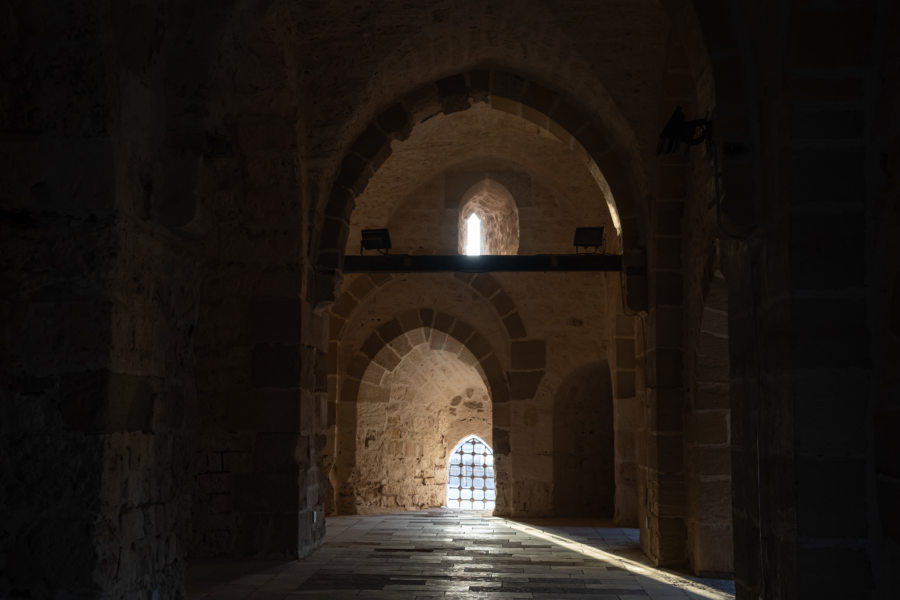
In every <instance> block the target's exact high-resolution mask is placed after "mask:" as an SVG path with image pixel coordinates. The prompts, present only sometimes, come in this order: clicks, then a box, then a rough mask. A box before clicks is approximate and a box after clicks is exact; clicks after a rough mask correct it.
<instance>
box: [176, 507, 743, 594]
mask: <svg viewBox="0 0 900 600" xmlns="http://www.w3.org/2000/svg"><path fill="white" fill-rule="evenodd" d="M607 524H608V523H603V522H599V521H588V520H574V519H567V520H562V519H554V520H531V521H528V522H518V521H512V520H508V519H502V518H496V517H491V516H488V515H487V514H479V513H459V512H455V511H449V510H430V511H421V512H405V513H395V514H388V515H369V516H340V517H329V519H328V524H327V534H326V539H325V545H324V547H323V548H321V549H320V550H318V551H317V552H315V553H313V555H312V556H310V557H308V558H306V559H305V560H300V561H243V562H241V563H240V565H241V568H239V569H237V568H235V565H236V563H235V562H229V561H217V562H205V563H201V564H195V565H190V566H189V567H188V581H187V587H188V597H189V598H191V599H195V600H200V599H209V600H212V599H216V600H231V599H238V598H241V599H244V598H246V599H254V600H263V599H264V600H276V599H277V600H282V599H293V598H323V599H326V598H327V599H334V598H397V599H400V598H403V599H412V598H554V599H561V598H598V599H602V600H626V599H635V600H637V599H647V600H675V599H680V598H698V599H704V600H725V599H729V598H734V586H733V583H732V582H731V581H729V580H716V579H697V578H689V577H685V576H681V575H678V574H676V573H673V572H670V571H665V570H659V569H654V568H652V567H650V566H649V565H648V564H647V562H646V560H645V559H644V558H643V555H642V553H641V551H640V548H639V542H638V534H637V530H636V529H622V528H612V527H606V526H604V525H607Z"/></svg>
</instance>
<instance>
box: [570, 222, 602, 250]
mask: <svg viewBox="0 0 900 600" xmlns="http://www.w3.org/2000/svg"><path fill="white" fill-rule="evenodd" d="M574 244H575V253H576V254H597V252H598V251H599V250H600V248H602V247H603V228H602V227H576V228H575V241H574ZM579 248H584V251H583V252H579ZM588 248H593V249H594V251H593V252H590V253H589V252H588V251H587V249H588Z"/></svg>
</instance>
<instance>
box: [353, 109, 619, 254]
mask: <svg viewBox="0 0 900 600" xmlns="http://www.w3.org/2000/svg"><path fill="white" fill-rule="evenodd" d="M495 129H501V130H502V131H503V132H504V135H503V136H502V137H498V136H486V132H487V131H491V130H495ZM473 139H478V140H479V143H478V144H472V143H471V140H473ZM448 155H449V156H450V157H452V159H449V160H448V158H447V157H448ZM485 181H489V182H493V183H494V184H496V185H499V186H502V188H498V189H501V190H502V192H498V193H503V192H508V193H509V194H510V195H511V196H512V199H513V201H514V202H515V207H516V212H517V220H518V224H517V231H516V236H515V237H516V238H517V240H518V251H517V253H518V254H537V253H554V252H555V253H563V254H566V253H571V252H574V250H575V249H574V247H573V245H572V239H573V237H574V233H575V228H576V227H579V226H587V225H599V226H604V227H605V229H606V231H605V235H606V251H607V252H617V251H619V249H620V247H621V246H620V243H621V242H620V240H618V239H617V237H616V233H615V228H614V227H613V225H612V220H611V218H610V215H609V210H608V208H607V205H606V198H605V197H604V195H603V192H602V191H601V190H600V189H598V187H597V184H596V182H595V181H594V180H593V179H592V178H591V176H590V173H589V172H588V171H587V170H586V169H585V168H584V164H583V161H582V159H581V158H580V157H579V156H577V155H575V154H574V153H573V152H572V151H571V150H570V149H569V148H568V147H567V146H566V145H565V144H564V143H563V142H561V141H560V140H559V139H558V138H557V137H555V136H554V135H552V134H550V133H549V132H546V131H544V130H541V129H538V128H536V127H535V126H534V125H533V124H531V123H529V122H528V121H525V120H523V119H521V118H519V117H515V116H513V115H510V114H507V113H504V112H502V111H499V110H494V109H492V108H490V107H489V106H487V105H485V104H475V105H474V106H473V107H472V108H470V109H468V110H466V111H463V112H458V113H453V114H450V115H439V116H436V117H434V118H432V119H430V120H428V121H426V122H424V123H422V124H420V125H419V126H417V127H416V128H415V129H414V130H413V132H412V134H411V135H410V137H409V139H407V140H405V141H404V142H403V143H402V144H396V145H395V149H394V151H393V152H392V154H391V157H390V158H389V159H388V160H387V161H386V162H385V163H384V165H382V167H381V168H380V169H379V171H378V174H377V175H376V176H375V177H373V178H372V181H371V182H370V183H369V185H368V186H367V188H366V190H365V193H364V194H363V195H362V196H361V197H360V199H359V200H358V202H357V205H356V209H355V210H354V211H353V214H352V215H351V217H350V232H349V236H348V241H347V246H346V251H347V252H349V253H358V252H359V230H360V229H365V228H373V227H389V229H390V231H391V242H392V244H393V246H394V248H393V250H392V251H393V252H395V253H411V254H457V253H459V252H460V248H461V246H460V243H461V237H462V236H461V231H460V227H462V221H461V219H462V217H463V216H467V214H468V213H466V215H463V213H464V212H466V211H465V209H466V206H467V201H469V200H470V196H471V194H473V193H474V192H475V191H476V186H478V185H479V184H483V183H484V182H485ZM507 228H508V229H510V230H511V226H509V227H507ZM504 247H506V246H504ZM504 252H506V251H504Z"/></svg>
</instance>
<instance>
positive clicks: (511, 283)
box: [325, 273, 635, 517]
mask: <svg viewBox="0 0 900 600" xmlns="http://www.w3.org/2000/svg"><path fill="white" fill-rule="evenodd" d="M613 279H615V280H616V281H617V278H614V277H613ZM377 280H378V283H379V284H381V285H378V284H376V282H375V279H373V277H371V276H369V275H360V276H348V277H347V279H346V280H345V285H346V289H347V290H348V291H347V292H346V293H345V294H344V295H342V296H341V297H340V298H339V300H338V302H337V303H336V304H335V306H334V307H333V308H332V316H331V324H332V327H331V329H332V331H331V333H330V336H331V339H332V341H331V342H330V347H329V348H330V349H329V352H331V353H334V354H332V358H331V359H330V364H331V368H333V369H334V371H333V372H332V373H333V374H332V375H330V376H329V397H330V403H331V404H332V406H333V408H332V409H329V414H331V415H333V416H332V417H331V418H333V419H334V420H333V421H331V422H333V423H334V426H333V427H334V428H333V429H332V430H330V431H331V432H332V433H329V436H330V441H329V444H328V447H329V448H330V449H331V450H329V451H327V452H326V456H325V458H326V464H330V465H332V471H331V472H332V477H331V479H332V485H333V486H334V492H333V493H334V494H336V498H337V499H336V501H335V505H334V506H335V510H337V511H340V512H346V511H353V510H366V511H373V510H385V509H387V508H390V507H392V506H398V504H397V501H396V500H395V499H394V498H393V496H395V495H396V494H393V493H391V494H389V496H391V497H390V498H387V499H385V498H379V496H378V494H375V493H374V490H377V489H378V485H379V484H380V482H381V480H382V479H383V477H370V479H368V480H367V479H366V477H363V475H362V472H361V470H362V469H363V467H365V469H367V470H368V471H369V472H374V471H377V469H373V468H372V466H371V465H364V463H365V461H364V459H363V457H364V456H365V455H366V452H367V451H369V449H370V448H372V447H375V448H380V447H381V446H379V445H378V444H383V443H384V442H383V441H382V440H383V439H385V438H388V443H390V439H389V438H390V436H393V435H398V436H400V437H399V438H397V440H396V441H397V444H395V448H397V449H398V450H399V449H400V448H401V447H403V446H404V445H407V447H409V446H408V444H407V442H408V440H409V439H418V438H416V437H415V436H416V435H417V434H416V433H415V432H411V433H410V432H408V433H404V429H403V428H402V427H398V428H396V429H397V433H396V434H394V433H390V431H391V430H392V428H391V427H389V426H387V423H388V419H389V418H390V416H391V415H393V416H394V417H395V420H394V421H393V422H394V423H399V422H400V420H398V419H402V418H403V417H402V411H400V407H402V404H401V403H400V402H399V397H398V396H397V394H398V392H397V390H395V386H397V385H398V381H399V380H398V369H401V366H402V365H403V364H404V361H407V360H408V359H407V358H406V357H407V356H408V354H407V353H408V352H409V351H410V348H412V347H418V344H420V343H421V339H419V338H418V337H415V338H410V336H411V334H410V333H409V332H410V331H412V330H411V329H409V326H408V325H404V323H409V324H410V325H416V326H421V323H422V319H423V318H428V319H435V320H434V326H436V327H439V328H440V326H439V325H437V323H438V321H439V320H440V319H443V318H444V317H440V319H438V318H437V317H433V316H431V314H432V313H433V311H432V309H415V308H414V309H412V312H411V311H410V309H408V308H406V309H404V307H408V306H411V307H415V306H420V305H426V306H438V307H440V309H439V311H438V312H437V313H435V314H441V313H444V312H446V314H447V315H448V317H447V319H448V323H453V322H454V321H456V322H459V320H460V319H462V318H464V319H465V323H466V324H467V325H466V327H470V326H471V328H472V329H473V330H474V334H472V333H470V332H468V330H467V329H459V330H458V331H457V330H454V329H453V327H454V326H450V325H445V326H443V327H445V328H447V331H449V332H450V334H451V335H449V336H445V337H444V338H443V339H442V340H441V341H438V342H437V343H438V344H439V345H438V348H444V349H445V350H446V349H448V348H450V349H452V350H453V351H454V352H455V353H458V355H459V357H460V358H461V359H462V360H463V363H470V364H472V365H473V366H474V369H475V372H477V373H480V374H483V375H482V379H483V380H485V381H486V382H487V388H486V390H487V393H488V394H489V395H490V396H491V400H492V406H490V408H489V411H487V414H485V415H484V417H482V418H484V421H483V422H482V424H481V425H479V427H482V426H483V427H491V426H492V428H493V431H492V435H491V436H490V437H485V436H484V435H482V434H481V433H479V429H478V428H475V429H474V431H464V430H467V429H469V427H468V425H463V424H461V423H465V419H467V418H469V417H465V416H464V415H463V414H462V413H461V412H459V411H457V414H456V415H452V414H451V412H452V411H451V410H450V409H451V408H453V398H454V397H456V396H460V398H459V403H463V406H465V404H464V403H465V402H467V400H466V395H464V394H462V393H460V392H459V391H451V390H445V391H443V392H440V393H435V392H431V391H429V390H431V389H432V388H433V387H434V386H435V385H437V384H435V383H433V382H424V381H423V382H421V384H420V385H421V387H422V389H421V390H418V391H415V389H414V386H409V385H408V383H406V384H404V385H403V386H402V387H401V388H398V389H402V390H403V392H402V393H403V394H404V395H405V398H406V399H405V402H411V401H415V402H418V401H419V400H417V399H418V398H421V397H422V396H423V395H425V396H427V395H428V394H436V395H437V396H440V397H441V398H443V400H435V404H434V409H435V410H443V411H444V413H442V415H444V416H442V417H441V419H442V422H441V423H440V425H439V427H440V431H435V432H434V439H433V441H432V442H431V443H434V444H435V447H436V448H440V449H441V452H445V451H446V450H448V449H450V448H452V447H453V445H455V443H456V442H458V441H459V440H458V439H455V438H457V437H459V438H461V437H462V436H463V435H465V434H466V433H472V432H474V433H476V434H477V435H480V436H481V437H483V438H484V439H485V440H487V441H488V442H489V443H491V442H493V443H494V446H495V452H497V453H498V454H499V455H500V456H503V455H505V454H508V457H507V459H508V462H507V466H508V467H509V472H508V473H509V475H508V477H509V478H508V479H506V480H504V479H503V476H501V475H498V491H499V493H501V494H503V493H504V492H505V493H508V494H509V498H510V504H509V505H508V506H504V507H503V508H502V509H501V508H500V507H498V512H499V510H506V511H508V514H521V515H551V514H555V513H556V512H557V506H556V504H555V500H554V498H555V497H554V480H555V477H556V475H555V470H559V469H574V468H576V467H575V466H574V465H569V464H565V465H564V464H563V463H560V462H559V461H558V460H556V459H555V458H554V443H555V442H554V427H555V425H554V423H557V422H563V421H565V422H569V421H568V420H569V419H570V418H571V414H570V412H569V411H568V409H566V410H565V411H564V413H565V414H564V415H562V416H559V415H557V414H556V413H557V412H558V411H559V410H560V409H559V407H560V406H561V404H560V403H559V402H560V401H559V398H558V396H559V394H560V389H561V386H562V387H564V388H566V389H570V388H571V387H572V384H571V383H570V384H567V385H563V383H564V380H566V378H567V377H568V376H569V375H570V373H571V371H572V365H573V364H585V363H589V362H591V360H592V359H593V360H594V361H601V360H602V361H605V360H607V359H606V356H607V353H614V352H615V351H614V350H613V348H614V346H615V344H613V343H612V341H611V340H607V341H604V338H605V337H606V336H608V335H609V334H610V333H611V330H610V329H609V322H610V320H612V321H613V322H615V315H613V316H612V319H610V315H608V314H607V310H608V309H609V307H610V304H611V303H610V302H609V300H610V299H609V297H608V292H607V283H608V282H607V277H606V276H603V275H597V274H567V275H562V274H543V275H541V274H515V273H502V274H501V273H498V274H494V275H477V276H473V275H467V274H456V275H453V274H408V275H398V276H394V277H391V278H382V277H378V278H377ZM547 289H554V290H557V291H558V292H559V294H558V295H555V294H554V295H548V294H546V293H544V294H542V293H540V291H539V290H547ZM513 298H515V299H516V300H513ZM613 298H615V296H613ZM612 307H613V311H614V312H615V309H614V307H615V304H612ZM398 310H399V311H400V312H399V313H396V312H395V311H398ZM450 311H453V313H451V312H450ZM424 313H427V317H424V316H423V314H424ZM397 314H399V316H395V315H397ZM454 314H456V315H464V317H462V316H460V317H454V316H453V315H454ZM405 315H409V316H405ZM460 327H461V325H460ZM373 328H374V330H375V333H372V331H373ZM532 331H533V332H535V333H536V334H537V335H533V334H532ZM399 332H406V333H404V334H403V335H404V337H402V338H399V339H400V340H401V341H400V342H397V341H392V340H394V339H395V338H394V336H395V335H397V333H399ZM413 335H418V334H413ZM430 335H434V334H433V333H432V334H430ZM541 336H547V337H546V339H545V338H544V337H541ZM431 339H432V342H431V343H432V344H433V343H434V339H435V338H433V337H432V338H431ZM460 339H462V340H463V342H465V343H461V342H459V340H460ZM481 340H483V341H481ZM503 340H509V341H508V342H507V343H506V344H504V343H502V341H503ZM484 342H486V343H487V345H486V346H484V348H483V349H482V344H483V343H484ZM497 342H500V344H498V343H497ZM446 344H451V345H450V346H449V347H448V346H446ZM384 348H389V349H390V353H388V354H384V352H385V350H384ZM469 348H471V351H469V350H468V349H469ZM488 349H491V350H490V354H487V355H485V354H484V353H485V352H487V351H488ZM629 349H630V348H629ZM632 351H633V350H632ZM492 355H493V356H495V357H496V358H490V356H492ZM484 356H487V359H485V358H484ZM621 362H622V364H623V365H625V366H626V367H628V366H630V367H631V369H633V365H634V356H633V355H632V356H630V357H625V358H622V359H621ZM622 372H623V373H627V372H629V369H628V368H625V369H624V370H623V371H622ZM607 373H609V372H608V371H607ZM446 378H447V376H446V374H444V375H443V376H442V377H441V380H443V379H446ZM449 380H452V378H450V379H449ZM402 381H407V380H406V379H402ZM605 381H606V383H605V384H603V385H599V384H597V385H595V383H597V382H594V383H590V384H587V385H588V388H589V389H587V390H585V391H584V392H580V393H581V397H583V398H590V399H591V400H590V402H596V403H599V405H604V403H605V406H607V407H608V408H607V409H604V410H598V411H597V412H593V413H591V415H590V417H589V419H590V420H591V421H590V423H591V425H589V427H593V425H596V430H597V431H603V432H606V433H603V434H602V436H601V437H602V439H603V440H605V441H603V442H600V443H599V444H598V445H599V446H601V447H602V448H603V451H602V453H601V454H602V458H601V459H600V461H599V462H602V463H603V464H604V465H606V466H604V467H603V469H606V471H603V473H606V474H605V475H600V476H599V478H600V479H602V480H603V481H604V482H605V483H604V484H603V486H606V487H605V488H604V489H605V490H606V491H602V492H599V495H603V496H604V497H606V498H607V499H606V500H604V501H603V502H602V503H600V504H597V505H596V506H597V507H599V509H600V510H602V512H603V513H604V514H605V515H606V516H609V517H613V516H614V515H619V514H622V515H632V514H634V511H635V506H634V504H633V502H632V499H633V498H634V495H635V492H634V491H633V486H634V482H633V479H631V480H629V479H628V478H627V474H628V467H627V465H629V464H633V461H634V460H635V457H634V454H633V452H634V450H633V448H634V447H633V442H624V441H623V442H621V443H620V446H621V448H622V449H623V452H622V455H621V456H617V455H616V453H615V451H614V446H615V443H614V435H616V436H620V437H621V438H622V439H623V440H629V439H631V440H633V436H634V433H633V431H634V424H633V423H632V422H631V421H630V420H629V418H628V416H629V415H628V413H627V411H623V412H622V413H621V414H618V415H617V414H616V413H615V411H614V406H615V404H617V403H618V402H619V400H618V399H615V400H614V389H618V388H619V385H618V383H615V382H613V381H612V378H611V375H610V374H607V375H606V380H605ZM475 383H477V380H475ZM475 383H470V384H468V385H467V386H466V388H473V389H477V387H478V386H477V385H475ZM440 385H444V384H443V383H442V384H440ZM482 385H483V384H482ZM578 385H580V387H581V388H584V385H585V384H578ZM506 386H508V388H507V387H506ZM410 389H414V392H412V393H410V392H408V391H407V390H410ZM506 389H508V391H504V390H506ZM497 390H500V394H501V396H500V397H498V396H497V395H496V394H497ZM475 393H477V392H475ZM622 393H626V394H631V395H633V394H634V391H633V389H630V390H623V392H622ZM448 400H449V401H450V406H449V407H448V404H447V401H448ZM459 403H457V405H459ZM392 404H393V405H396V406H397V408H396V409H392V408H391V407H392ZM473 406H475V404H473ZM595 408H596V407H595ZM347 411H349V412H347ZM398 411H399V412H398ZM432 414H433V413H432ZM470 416H471V415H470ZM445 417H446V418H445ZM364 421H368V422H373V423H380V425H379V426H378V427H372V428H371V429H372V430H371V431H370V432H368V431H364V425H363V423H364ZM476 421H477V419H476ZM406 423H407V424H409V423H410V421H408V420H407V421H406ZM473 423H474V422H473ZM457 429H458V431H456V430H457ZM498 432H499V434H502V435H499V434H498ZM614 432H615V434H614ZM438 433H440V434H441V436H442V438H438V437H436V436H437V434H438ZM347 435H350V436H352V437H351V439H346V436H347ZM410 435H412V436H413V437H412V438H410V437H409V436H410ZM498 435H499V437H498ZM348 445H349V446H348ZM406 451H407V452H408V450H406ZM418 453H419V451H418V450H415V451H414V452H412V454H413V455H416V458H418ZM378 454H379V453H377V452H376V453H373V454H372V455H373V456H376V457H377V456H378ZM392 460H393V459H383V463H385V464H386V463H389V462H391V461H392ZM499 460H500V462H501V464H502V459H499ZM555 460H556V462H555ZM419 462H421V461H419ZM379 468H380V467H379ZM498 471H499V468H498ZM382 472H383V471H382ZM414 474H415V475H416V476H417V477H420V478H421V475H419V474H418V471H416V472H415V473H414ZM568 476H569V472H567V477H568ZM438 477H443V475H442V474H439V475H437V476H436V477H435V481H434V485H436V486H437V487H436V488H435V489H436V490H437V489H438V488H440V486H438V485H437V484H438V481H440V482H443V481H445V480H444V479H442V478H441V479H438ZM407 481H408V479H407ZM373 482H374V484H373ZM363 483H364V484H365V486H364V487H365V491H364V492H363V493H361V489H362V488H361V487H360V486H361V485H362V484H363ZM406 485H408V484H406ZM416 485H418V484H416ZM620 486H621V487H622V488H623V493H621V494H620V493H618V488H619V487H620ZM503 487H505V488H506V489H505V490H504V489H503ZM629 489H631V491H629ZM392 491H394V490H392ZM380 493H381V494H383V493H384V489H383V487H382V491H381V492H380ZM405 493H407V494H408V493H409V492H405ZM440 493H441V494H442V493H443V490H442V488H440ZM361 496H363V497H366V498H367V500H365V501H362V502H361V501H360V497H361ZM437 497H438V498H441V501H440V502H438V503H437V505H439V504H441V503H442V497H441V496H440V495H438V496H437ZM341 498H343V500H341ZM614 498H615V499H617V500H614ZM420 501H421V500H420ZM430 501H431V502H435V500H434V498H433V497H432V499H431V500H430ZM615 502H619V503H621V504H622V506H621V508H615ZM400 505H402V506H408V504H407V503H401V504H400ZM616 511H619V512H616ZM595 516H596V515H595Z"/></svg>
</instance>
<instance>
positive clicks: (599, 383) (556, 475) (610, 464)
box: [553, 362, 615, 518]
mask: <svg viewBox="0 0 900 600" xmlns="http://www.w3.org/2000/svg"><path fill="white" fill-rule="evenodd" d="M612 396H613V394H612V380H611V378H610V373H609V364H608V363H606V362H597V363H589V364H587V365H583V366H581V367H579V368H577V369H576V370H575V371H573V372H572V373H571V374H570V375H569V376H568V377H566V379H565V380H564V381H563V383H562V384H561V385H560V386H559V391H558V392H557V394H556V399H555V401H554V403H553V483H554V485H553V490H554V491H553V505H554V510H555V513H556V515H557V516H566V517H575V516H591V517H608V518H612V516H613V510H614V508H615V501H614V498H615V468H614V459H615V457H614V455H613V401H612Z"/></svg>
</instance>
